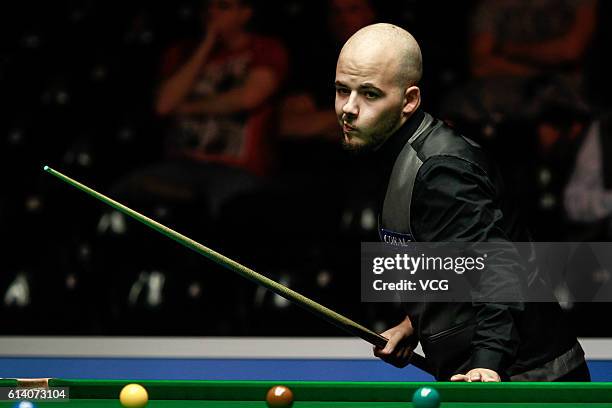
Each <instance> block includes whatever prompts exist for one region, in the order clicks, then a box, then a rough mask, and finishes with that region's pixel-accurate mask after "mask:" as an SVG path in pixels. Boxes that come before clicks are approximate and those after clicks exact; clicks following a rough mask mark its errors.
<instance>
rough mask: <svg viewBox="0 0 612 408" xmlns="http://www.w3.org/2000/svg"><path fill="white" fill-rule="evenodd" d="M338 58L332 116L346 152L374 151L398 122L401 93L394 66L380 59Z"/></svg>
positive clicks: (352, 56) (401, 102)
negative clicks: (341, 136) (335, 120)
mask: <svg viewBox="0 0 612 408" xmlns="http://www.w3.org/2000/svg"><path fill="white" fill-rule="evenodd" d="M357 54H358V53H356V52H352V53H350V54H348V55H342V54H341V55H340V58H339V59H338V65H337V67H336V83H335V86H336V115H337V117H338V122H339V123H340V126H341V127H342V133H343V135H344V140H343V145H344V147H345V148H346V149H348V150H354V151H369V150H375V149H376V148H378V147H379V146H380V145H381V144H382V143H383V142H384V141H385V140H387V138H388V137H389V136H390V135H391V134H392V133H393V132H395V130H397V129H398V128H399V127H400V125H401V123H402V108H403V105H404V92H405V89H403V88H402V87H401V86H400V84H399V81H398V80H397V75H396V73H397V67H396V64H393V63H390V62H389V61H381V56H371V57H368V56H360V55H357Z"/></svg>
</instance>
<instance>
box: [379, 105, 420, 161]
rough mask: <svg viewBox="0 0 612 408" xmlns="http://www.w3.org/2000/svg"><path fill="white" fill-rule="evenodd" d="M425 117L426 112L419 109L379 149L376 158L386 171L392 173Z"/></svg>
mask: <svg viewBox="0 0 612 408" xmlns="http://www.w3.org/2000/svg"><path fill="white" fill-rule="evenodd" d="M424 117H425V112H424V111H423V110H422V109H421V108H418V109H417V110H416V111H415V112H414V113H413V114H412V116H410V118H409V119H408V120H407V121H406V123H404V124H403V125H402V126H401V127H400V128H399V129H398V130H397V131H396V132H395V133H393V134H392V135H391V136H389V138H388V139H387V140H386V141H385V142H384V143H383V145H382V146H381V147H380V148H379V149H378V152H377V154H376V156H377V158H378V159H379V160H380V162H381V164H382V166H383V169H384V170H386V171H390V168H391V167H392V166H393V164H394V163H395V160H396V159H397V156H398V155H399V153H400V152H401V151H402V148H403V147H404V145H405V144H406V143H408V140H409V139H410V137H411V136H412V135H414V132H416V130H417V129H418V127H419V125H420V124H421V122H422V121H423V118H424Z"/></svg>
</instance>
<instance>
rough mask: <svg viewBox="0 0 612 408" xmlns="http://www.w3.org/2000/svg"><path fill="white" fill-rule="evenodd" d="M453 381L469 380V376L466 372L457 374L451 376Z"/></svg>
mask: <svg viewBox="0 0 612 408" xmlns="http://www.w3.org/2000/svg"><path fill="white" fill-rule="evenodd" d="M450 380H451V381H469V380H470V379H469V377H468V376H467V375H465V374H455V375H453V376H452V377H451V379H450Z"/></svg>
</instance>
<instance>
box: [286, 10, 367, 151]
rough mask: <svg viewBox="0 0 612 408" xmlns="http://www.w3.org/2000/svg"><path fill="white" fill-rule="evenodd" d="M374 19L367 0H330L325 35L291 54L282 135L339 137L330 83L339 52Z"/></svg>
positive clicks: (334, 139) (332, 138) (331, 83)
mask: <svg viewBox="0 0 612 408" xmlns="http://www.w3.org/2000/svg"><path fill="white" fill-rule="evenodd" d="M375 20H376V13H375V11H374V8H373V6H372V4H371V3H370V2H369V1H368V0H329V4H328V19H327V33H326V34H327V36H326V38H322V39H321V41H317V42H316V49H311V50H309V52H307V53H305V54H302V55H295V56H294V62H295V67H294V70H293V71H294V72H293V75H292V79H291V83H290V85H289V86H290V87H291V89H290V94H289V95H288V96H287V97H286V99H285V101H284V104H283V109H282V112H281V125H280V133H281V135H283V136H285V137H290V138H296V139H304V138H313V137H314V138H328V139H330V140H333V141H338V140H339V136H340V133H339V132H340V131H339V126H338V121H337V118H336V114H335V112H334V107H333V100H334V93H333V86H332V85H333V74H334V72H335V66H336V60H337V58H338V53H339V51H340V48H341V47H342V45H343V44H344V43H345V42H346V40H347V39H348V38H349V37H350V36H351V35H353V33H355V32H356V31H357V30H359V29H360V28H362V27H364V26H366V25H369V24H372V23H374V22H375ZM313 61H314V62H315V63H314V64H313V63H312V62H313ZM302 70H308V71H309V72H304V71H302Z"/></svg>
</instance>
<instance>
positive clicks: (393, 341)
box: [382, 336, 400, 354]
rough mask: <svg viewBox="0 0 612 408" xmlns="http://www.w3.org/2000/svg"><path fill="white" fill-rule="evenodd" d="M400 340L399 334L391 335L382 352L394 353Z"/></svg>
mask: <svg viewBox="0 0 612 408" xmlns="http://www.w3.org/2000/svg"><path fill="white" fill-rule="evenodd" d="M399 341H400V339H399V336H391V337H390V338H389V340H388V341H387V345H386V346H385V348H384V349H383V350H382V352H383V353H385V354H391V353H393V351H394V350H395V347H396V346H397V343H398V342H399Z"/></svg>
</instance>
